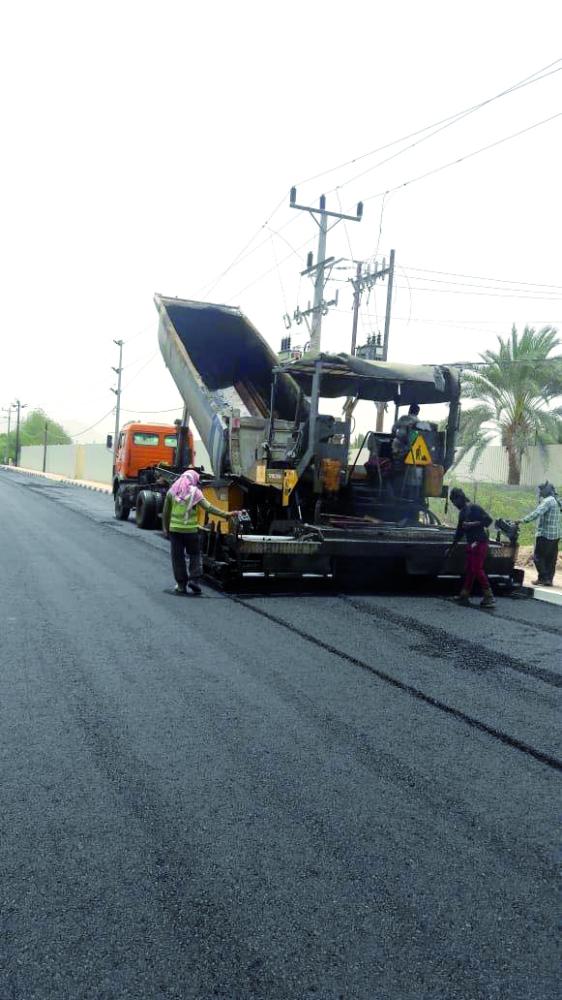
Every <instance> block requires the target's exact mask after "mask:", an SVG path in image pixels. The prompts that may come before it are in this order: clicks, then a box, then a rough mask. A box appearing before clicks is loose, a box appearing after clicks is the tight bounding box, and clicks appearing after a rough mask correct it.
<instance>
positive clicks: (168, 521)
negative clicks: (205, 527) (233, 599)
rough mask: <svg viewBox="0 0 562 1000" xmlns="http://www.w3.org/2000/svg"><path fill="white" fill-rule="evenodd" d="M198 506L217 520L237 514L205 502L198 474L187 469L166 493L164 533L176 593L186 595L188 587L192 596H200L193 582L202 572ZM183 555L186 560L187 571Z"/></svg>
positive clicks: (195, 583) (196, 584)
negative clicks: (168, 540)
mask: <svg viewBox="0 0 562 1000" xmlns="http://www.w3.org/2000/svg"><path fill="white" fill-rule="evenodd" d="M198 506H201V507H203V509H204V510H207V511H209V513H210V514H216V515H217V516H218V517H225V518H229V517H233V516H234V515H235V514H236V511H228V510H221V508H220V507H214V506H213V504H211V503H209V501H208V500H206V499H205V497H204V496H203V493H202V492H201V490H200V489H199V473H198V472H196V471H195V469H188V470H187V472H184V473H182V475H181V476H180V477H179V478H178V479H176V481H175V483H174V484H173V485H172V486H171V487H170V489H169V490H168V493H167V495H166V500H165V501H164V511H163V514H162V524H163V526H164V531H165V533H166V535H167V536H168V537H169V538H170V543H171V555H172V569H173V572H174V578H175V581H176V587H175V593H176V594H186V593H187V588H188V587H189V589H190V590H191V591H192V592H193V593H194V594H200V593H201V587H200V586H199V584H198V583H197V582H196V581H197V579H198V577H200V576H201V575H202V573H203V560H202V558H201V546H200V543H199V524H198V519H197V507H198ZM186 556H187V558H188V560H189V572H188V568H187V563H186Z"/></svg>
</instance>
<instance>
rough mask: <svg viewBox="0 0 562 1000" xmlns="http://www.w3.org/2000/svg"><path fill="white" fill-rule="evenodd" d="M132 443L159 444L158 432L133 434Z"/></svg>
mask: <svg viewBox="0 0 562 1000" xmlns="http://www.w3.org/2000/svg"><path fill="white" fill-rule="evenodd" d="M133 444H143V445H152V446H157V445H159V444H160V438H159V437H158V434H142V433H138V434H133Z"/></svg>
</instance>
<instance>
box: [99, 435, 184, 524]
mask: <svg viewBox="0 0 562 1000" xmlns="http://www.w3.org/2000/svg"><path fill="white" fill-rule="evenodd" d="M108 444H109V440H108ZM177 446H178V428H177V427H176V426H174V425H169V424H144V423H138V422H134V421H132V422H131V423H128V424H125V425H124V426H123V427H122V428H121V431H120V432H119V438H118V441H117V447H116V450H115V459H114V464H113V499H114V503H115V516H116V518H117V519H118V520H120V521H126V520H127V519H128V517H129V513H130V511H131V510H132V509H134V510H135V512H136V520H137V524H138V525H139V527H156V523H157V521H158V518H159V516H160V514H161V513H162V506H163V499H164V496H165V494H166V490H167V488H168V486H169V484H170V481H173V479H174V478H175V476H173V475H172V477H171V480H170V479H169V478H168V477H167V476H166V475H165V473H166V470H167V468H169V469H170V472H176V474H177V472H178V471H181V469H180V470H178V469H176V457H177ZM187 448H188V450H189V452H190V457H189V462H190V464H193V462H194V461H195V451H194V448H193V434H192V433H191V431H190V430H188V432H187ZM159 470H160V471H159Z"/></svg>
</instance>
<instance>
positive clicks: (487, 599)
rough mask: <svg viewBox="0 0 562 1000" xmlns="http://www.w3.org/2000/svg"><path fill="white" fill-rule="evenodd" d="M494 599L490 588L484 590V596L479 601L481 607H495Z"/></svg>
mask: <svg viewBox="0 0 562 1000" xmlns="http://www.w3.org/2000/svg"><path fill="white" fill-rule="evenodd" d="M495 606H496V601H495V598H494V595H493V594H492V591H491V590H485V591H484V597H483V598H482V600H481V601H480V607H481V608H495Z"/></svg>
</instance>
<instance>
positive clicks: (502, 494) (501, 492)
mask: <svg viewBox="0 0 562 1000" xmlns="http://www.w3.org/2000/svg"><path fill="white" fill-rule="evenodd" d="M447 482H448V485H449V488H451V487H452V486H460V487H461V489H463V490H464V492H465V493H466V495H467V497H470V499H471V500H474V501H475V502H476V503H478V504H480V506H481V507H483V508H484V510H487V511H488V513H489V514H490V517H493V518H494V520H495V519H496V518H497V517H504V518H506V519H507V520H509V521H517V520H519V519H520V518H522V517H524V516H525V514H529V513H530V512H531V511H532V510H534V509H535V507H536V506H537V503H538V499H537V491H536V489H533V487H532V486H507V485H505V484H504V483H476V482H474V481H467V480H459V479H455V477H454V476H448V477H447ZM430 506H431V509H432V510H433V511H435V513H436V514H437V516H438V517H439V518H440V519H441V520H442V521H444V522H445V523H446V524H450V525H453V526H454V525H456V523H457V519H458V512H457V511H456V510H455V508H454V507H453V505H452V504H449V509H448V513H447V514H445V501H444V500H430ZM535 528H536V522H532V523H531V524H522V525H521V530H520V533H519V544H520V545H533V544H534V540H535Z"/></svg>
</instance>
